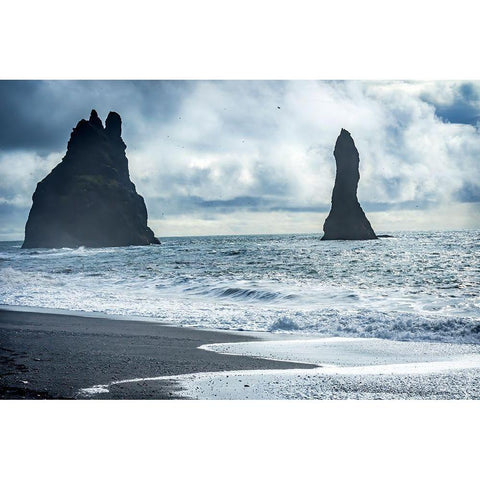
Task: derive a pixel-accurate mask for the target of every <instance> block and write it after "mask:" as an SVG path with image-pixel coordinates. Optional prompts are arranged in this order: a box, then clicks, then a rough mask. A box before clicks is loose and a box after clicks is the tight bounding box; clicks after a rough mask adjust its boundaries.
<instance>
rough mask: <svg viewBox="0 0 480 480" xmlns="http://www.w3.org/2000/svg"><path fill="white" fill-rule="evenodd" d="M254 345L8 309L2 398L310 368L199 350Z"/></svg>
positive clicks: (165, 395)
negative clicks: (113, 383)
mask: <svg viewBox="0 0 480 480" xmlns="http://www.w3.org/2000/svg"><path fill="white" fill-rule="evenodd" d="M246 340H248V341H252V337H251V336H248V337H247V336H245V335H241V334H233V333H223V332H219V331H209V330H196V329H191V328H179V327H170V326H166V325H161V324H158V323H153V322H147V321H136V320H135V321H131V320H114V319H109V318H99V317H95V318H93V317H84V316H76V315H74V314H51V313H36V312H18V311H9V310H4V309H0V398H1V399H74V398H77V394H78V390H79V389H81V388H86V387H90V386H93V385H97V384H105V383H109V382H111V381H114V380H121V379H127V378H145V377H152V376H163V375H178V374H184V373H195V372H207V371H208V372H213V371H226V370H244V369H248V370H251V369H278V368H308V365H305V364H297V363H288V362H278V361H271V360H263V359H257V358H251V357H246V356H234V355H220V354H217V353H214V352H209V351H206V350H200V349H198V348H197V347H199V346H200V345H203V344H207V343H220V342H240V341H246ZM175 388H176V387H175V385H173V384H170V385H168V384H166V382H138V383H126V384H121V385H116V386H112V388H111V389H110V392H109V393H107V394H101V395H96V396H95V397H94V398H96V399H100V398H102V399H172V398H176V395H175ZM82 398H83V397H82Z"/></svg>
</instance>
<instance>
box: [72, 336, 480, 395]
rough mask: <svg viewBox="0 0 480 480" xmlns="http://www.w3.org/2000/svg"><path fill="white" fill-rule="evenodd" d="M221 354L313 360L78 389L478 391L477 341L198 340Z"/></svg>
mask: <svg viewBox="0 0 480 480" xmlns="http://www.w3.org/2000/svg"><path fill="white" fill-rule="evenodd" d="M200 348H203V349H207V350H212V351H216V352H218V353H221V354H229V355H249V356H256V357H261V358H268V359H275V360H284V361H295V362H299V363H302V362H303V363H308V364H312V363H314V364H316V365H318V368H315V369H294V370H292V369H285V370H250V371H229V372H207V373H197V374H188V375H176V376H162V377H150V378H135V379H125V380H119V381H114V382H111V383H110V384H108V385H96V386H93V387H89V388H85V389H82V390H81V391H80V392H79V395H80V396H92V395H96V394H101V393H106V392H108V391H109V389H110V388H111V387H113V386H115V385H118V384H123V383H135V382H146V381H160V382H162V381H175V382H177V383H178V385H179V387H180V391H179V392H178V393H177V394H178V395H179V396H182V397H185V398H194V399H349V398H355V399H415V398H418V399H427V398H446V399H453V398H472V399H473V398H480V382H479V380H480V346H476V345H458V344H435V343H426V342H394V341H389V340H381V339H357V338H316V339H298V338H297V339H294V340H280V341H265V342H240V343H224V344H211V345H203V346H202V347H200Z"/></svg>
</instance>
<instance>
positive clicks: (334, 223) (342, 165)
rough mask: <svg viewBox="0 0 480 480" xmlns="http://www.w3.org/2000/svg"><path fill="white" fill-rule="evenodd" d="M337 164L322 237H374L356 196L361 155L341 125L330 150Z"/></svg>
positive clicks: (326, 238)
mask: <svg viewBox="0 0 480 480" xmlns="http://www.w3.org/2000/svg"><path fill="white" fill-rule="evenodd" d="M333 155H334V157H335V162H336V164H337V174H336V176H335V186H334V187H333V194H332V208H331V209H330V213H329V214H328V217H327V219H326V220H325V223H324V224H323V231H324V232H325V235H324V236H323V238H322V240H373V239H376V238H377V236H376V235H375V232H374V231H373V228H372V226H371V225H370V222H369V221H368V219H367V217H366V216H365V213H364V211H363V210H362V207H361V206H360V203H359V202H358V199H357V187H358V181H359V180H360V173H359V170H358V165H359V163H360V157H359V155H358V150H357V149H356V147H355V143H354V142H353V139H352V137H351V135H350V133H349V132H347V130H344V129H343V128H342V131H341V132H340V135H339V136H338V138H337V143H336V144H335V150H334V151H333Z"/></svg>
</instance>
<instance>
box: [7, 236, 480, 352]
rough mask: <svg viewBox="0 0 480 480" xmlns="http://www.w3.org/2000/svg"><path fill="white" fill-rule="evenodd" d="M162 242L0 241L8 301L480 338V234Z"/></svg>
mask: <svg viewBox="0 0 480 480" xmlns="http://www.w3.org/2000/svg"><path fill="white" fill-rule="evenodd" d="M392 234H393V235H394V238H383V239H380V240H373V241H326V242H322V241H320V238H321V235H314V234H312V235H250V236H212V237H171V238H161V241H162V245H151V246H147V247H125V248H97V249H93V248H83V247H80V248H77V249H68V248H62V249H30V250H22V249H21V248H20V246H21V242H0V279H1V285H0V304H3V305H10V306H20V307H22V306H23V307H34V308H42V309H43V308H48V309H62V310H68V311H78V312H100V313H103V314H109V315H122V316H130V317H131V316H134V317H147V318H149V319H150V320H151V321H158V322H162V323H168V324H173V325H183V326H192V327H201V328H215V329H226V330H244V331H266V332H281V333H286V332H287V333H288V332H293V333H295V334H296V335H299V334H301V335H306V336H309V335H316V336H318V335H321V336H336V337H339V336H340V337H367V338H382V339H391V340H409V341H434V342H451V343H479V341H480V256H479V254H478V252H479V245H480V230H463V231H449V232H394V233H392Z"/></svg>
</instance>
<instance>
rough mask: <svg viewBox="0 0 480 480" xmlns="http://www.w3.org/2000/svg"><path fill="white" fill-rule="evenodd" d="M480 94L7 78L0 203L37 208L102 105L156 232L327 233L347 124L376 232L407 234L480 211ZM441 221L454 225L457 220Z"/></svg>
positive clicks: (472, 90)
mask: <svg viewBox="0 0 480 480" xmlns="http://www.w3.org/2000/svg"><path fill="white" fill-rule="evenodd" d="M479 85H480V84H478V83H474V82H407V81H389V82H386V81H382V82H355V81H317V82H315V81H282V82H280V81H252V82H248V81H184V82H174V81H169V82H163V81H162V82H128V81H121V82H117V81H115V82H102V81H95V82H8V83H7V82H0V98H2V101H3V98H6V97H8V98H9V100H8V102H7V108H6V109H5V110H4V111H3V112H1V113H0V125H2V126H5V125H6V126H7V127H6V130H5V131H3V129H0V131H2V135H3V136H0V140H1V143H0V201H1V202H3V204H4V205H6V206H8V205H10V206H11V207H12V208H13V207H15V208H17V207H18V208H25V207H26V206H28V205H29V204H30V198H31V195H32V193H33V190H34V189H35V185H36V182H38V181H39V180H41V179H42V178H43V177H44V176H45V175H46V174H47V173H48V172H49V171H50V169H51V168H52V167H53V165H54V164H55V163H57V162H58V161H60V160H61V158H62V156H63V155H64V152H65V148H66V142H67V140H68V137H69V133H70V131H71V128H72V127H73V126H75V125H76V123H77V122H78V120H79V119H80V118H85V117H88V115H89V112H90V109H91V108H96V109H97V111H98V112H99V114H100V116H101V117H102V118H105V116H106V114H107V113H108V111H110V110H115V111H118V112H119V113H120V114H121V115H122V118H123V137H124V140H125V142H126V143H127V145H128V149H127V156H128V158H129V161H130V173H131V177H132V180H133V181H134V182H135V183H136V186H137V190H138V191H139V193H140V194H142V195H143V196H144V197H145V201H146V204H147V208H148V211H149V218H150V223H151V224H152V225H155V226H156V227H155V228H156V230H155V231H156V232H157V233H158V234H159V235H169V234H176V233H178V234H180V233H181V234H186V232H187V230H188V225H190V228H191V231H192V233H193V232H196V231H199V230H201V231H202V232H203V233H211V234H214V233H228V232H230V233H232V232H237V233H242V229H244V232H251V231H253V230H255V228H263V229H264V230H265V231H269V232H272V231H275V230H276V231H278V232H292V231H293V230H295V231H311V232H315V231H317V232H318V231H321V228H322V225H323V220H324V217H323V218H322V215H325V214H326V213H328V208H329V203H330V197H331V191H332V186H333V181H334V175H335V163H334V158H333V147H334V144H335V140H336V137H337V136H338V134H339V131H340V129H341V128H346V129H347V130H349V131H350V132H351V133H352V136H353V138H354V140H355V142H356V145H357V148H358V150H359V152H360V173H361V181H360V186H359V198H360V201H361V203H362V205H363V206H364V209H365V210H366V211H367V214H369V212H372V218H375V219H376V221H378V222H380V223H378V224H375V223H374V222H373V220H372V223H374V227H375V228H377V229H379V230H381V229H386V228H384V227H385V226H387V225H388V226H389V227H391V225H392V222H391V221H390V220H389V218H390V219H392V218H397V219H401V220H399V221H398V222H397V224H396V226H397V229H403V228H407V229H408V228H409V225H412V224H414V223H416V224H419V225H420V224H421V225H423V224H424V223H425V222H427V220H428V218H429V216H430V215H431V212H432V211H433V210H435V211H437V210H438V211H441V210H442V208H445V211H447V210H448V211H449V212H450V213H451V211H452V208H456V207H455V205H456V204H458V205H460V206H458V208H459V209H460V210H462V208H463V207H461V204H462V203H466V202H468V203H469V204H470V207H469V208H473V209H475V208H477V206H478V202H479V201H480V198H479V191H480V175H479V173H480V172H479V159H480V142H479V131H478V129H477V124H476V123H475V122H474V120H473V118H474V117H475V115H476V114H477V113H478V106H479V98H480V94H479V92H480V86H479ZM476 112H477V113H476ZM9 119H10V120H9ZM7 124H8V125H7ZM8 129H9V130H8ZM28 132H34V134H32V135H29V133H28ZM7 137H8V138H7ZM460 210H459V211H460ZM462 211H463V210H462ZM400 212H409V215H401V214H400ZM17 214H18V215H24V214H21V213H20V211H18V212H17ZM373 214H375V215H373ZM1 215H2V214H1V213H0V216H1ZM411 215H415V218H416V220H415V222H414V221H413V220H411V219H410V220H409V218H411ZM438 215H439V216H438V218H440V217H441V215H440V214H438ZM369 217H370V215H369ZM2 218H3V217H2ZM9 218H10V217H9ZM19 218H20V217H19ZM240 218H241V219H242V220H241V221H239V220H237V219H240ZM295 218H297V219H299V221H296V220H295ZM462 218H464V219H467V217H465V216H464V217H462ZM260 219H261V220H260ZM282 219H283V220H282ZM300 219H301V221H300ZM470 219H471V220H470V224H468V222H467V224H466V226H470V227H480V223H479V222H478V216H475V215H470ZM25 220H26V217H25V216H24V217H23V218H22V221H23V222H24V221H25ZM444 220H445V227H446V228H447V227H448V226H449V222H450V223H452V222H453V220H452V219H449V217H445V218H444ZM9 221H11V218H10V220H9ZM182 222H184V223H182ZM195 222H199V224H201V225H202V228H200V229H198V228H197V226H195ZM249 222H250V223H249ZM309 222H311V223H309ZM427 223H428V222H427ZM453 223H455V222H453ZM254 227H255V228H254ZM298 228H303V229H306V230H296V229H298ZM389 229H391V228H389ZM260 231H262V230H261V229H260V230H259V231H256V232H255V233H259V232H260Z"/></svg>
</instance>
